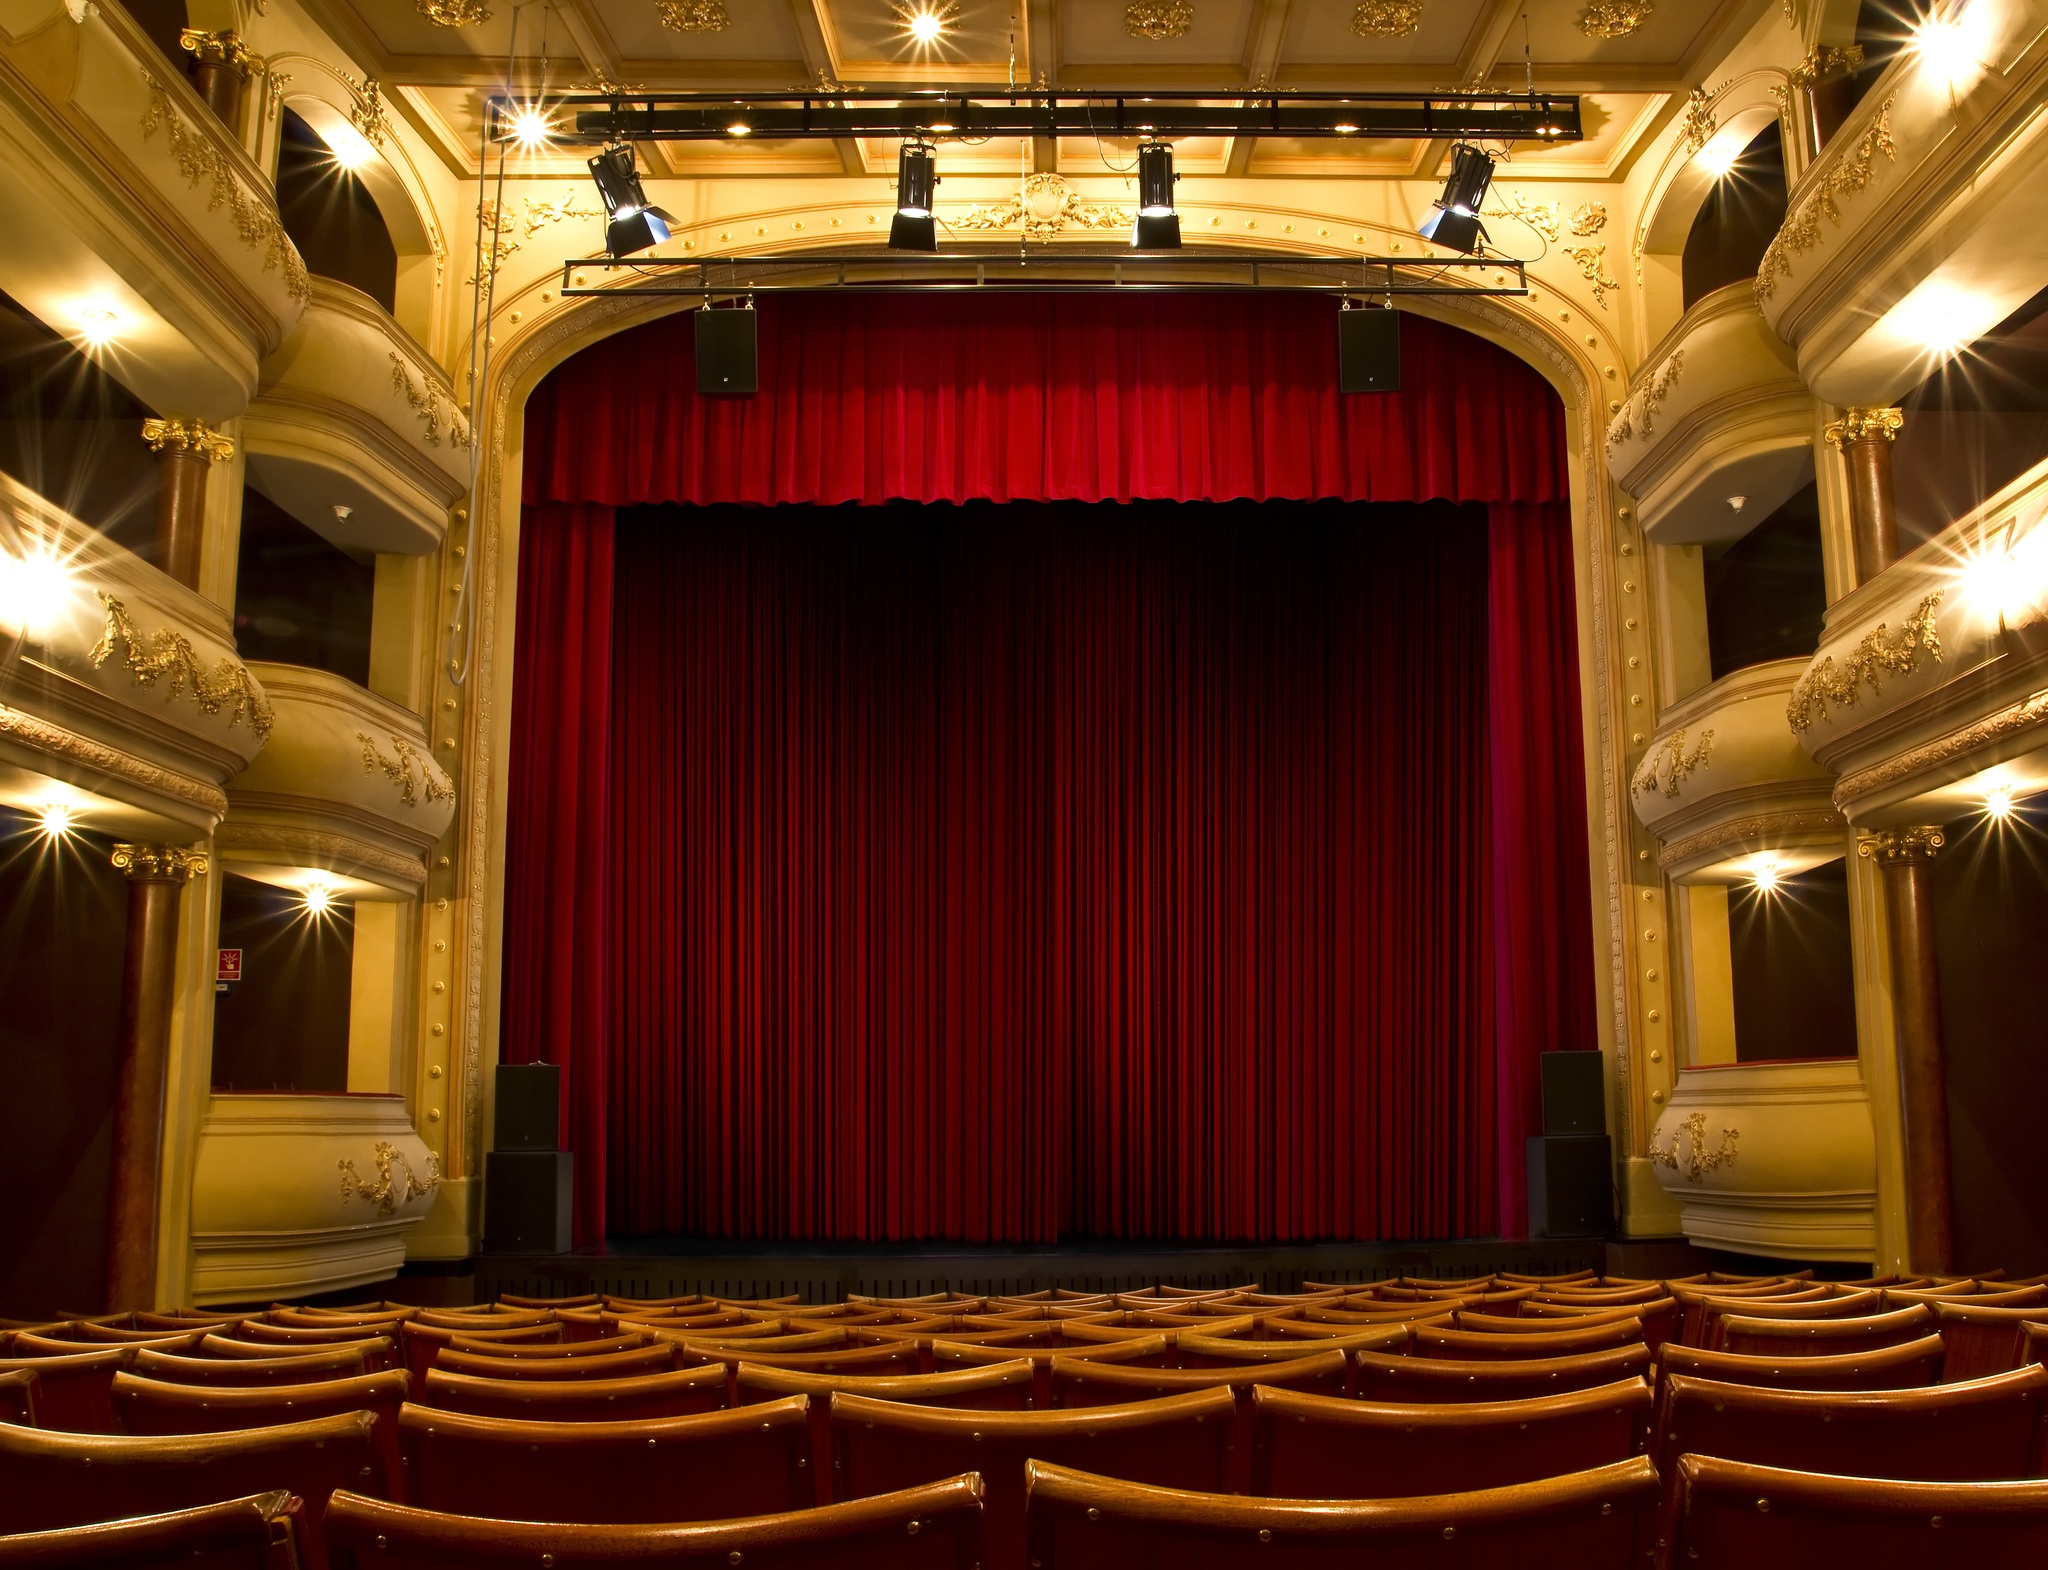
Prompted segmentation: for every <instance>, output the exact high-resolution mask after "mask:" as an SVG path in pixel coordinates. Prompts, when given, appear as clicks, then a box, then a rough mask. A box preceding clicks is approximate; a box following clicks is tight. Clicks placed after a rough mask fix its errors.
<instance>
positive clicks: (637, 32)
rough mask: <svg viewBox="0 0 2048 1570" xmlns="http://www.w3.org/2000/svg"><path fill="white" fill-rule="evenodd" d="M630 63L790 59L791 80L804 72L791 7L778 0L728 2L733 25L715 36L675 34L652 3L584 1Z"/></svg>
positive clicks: (648, 0) (640, 0)
mask: <svg viewBox="0 0 2048 1570" xmlns="http://www.w3.org/2000/svg"><path fill="white" fill-rule="evenodd" d="M584 4H585V6H586V7H587V8H588V9H589V10H590V11H591V12H592V13H594V14H595V15H596V17H597V19H598V21H599V22H600V23H601V24H602V25H603V27H604V29H605V31H606V32H607V33H609V34H610V35H611V37H612V39H613V41H614V42H615V43H616V44H617V45H618V49H619V53H620V54H621V55H622V56H623V57H625V58H627V59H630V60H706V61H710V60H788V61H792V62H794V66H793V70H794V73H795V74H794V75H793V76H792V77H791V80H792V81H795V80H799V79H801V78H802V77H804V76H805V75H806V74H807V73H806V72H805V70H804V67H803V58H804V49H803V39H802V38H801V37H800V36H799V35H798V33H797V30H796V22H795V20H794V18H792V17H791V15H790V13H789V7H788V6H786V5H782V4H779V3H776V0H730V3H728V4H727V6H726V15H727V16H729V17H730V18H731V19H732V22H731V25H730V26H729V27H727V28H725V29H724V30H723V31H721V32H716V33H679V32H677V31H675V30H674V29H673V28H671V27H667V26H665V25H663V23H662V20H661V13H660V11H659V10H657V9H656V8H655V4H654V0H584Z"/></svg>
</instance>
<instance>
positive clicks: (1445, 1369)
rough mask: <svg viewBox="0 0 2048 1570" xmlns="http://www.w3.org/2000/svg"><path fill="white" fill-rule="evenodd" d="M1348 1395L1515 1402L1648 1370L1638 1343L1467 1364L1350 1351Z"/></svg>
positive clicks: (1647, 1357) (1645, 1353) (1646, 1353)
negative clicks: (1561, 1354) (1558, 1354)
mask: <svg viewBox="0 0 2048 1570" xmlns="http://www.w3.org/2000/svg"><path fill="white" fill-rule="evenodd" d="M1351 1362H1352V1389H1351V1393H1352V1394H1353V1395H1355V1396H1356V1397H1357V1398H1358V1399H1359V1400H1361V1401H1397V1402H1399V1401H1519V1400H1523V1399H1525V1398H1527V1397H1529V1396H1549V1395H1559V1394H1562V1393H1563V1392H1564V1391H1567V1390H1587V1389H1591V1388H1593V1387H1595V1386H1598V1385H1611V1384H1613V1383H1615V1381H1617V1380H1622V1379H1636V1378H1640V1377H1642V1376H1643V1375H1645V1374H1647V1373H1648V1372H1649V1371H1650V1349H1649V1348H1648V1347H1646V1346H1644V1345H1642V1344H1641V1343H1640V1342H1638V1343H1636V1344H1635V1345H1633V1346H1623V1347H1614V1348H1611V1349H1609V1350H1607V1351H1603V1352H1581V1353H1579V1354H1577V1355H1576V1356H1573V1357H1538V1358H1508V1359H1503V1360H1500V1361H1486V1362H1468V1361H1462V1360H1456V1359H1450V1358H1433V1357H1395V1356H1390V1355H1388V1354H1386V1353H1384V1352H1354V1353H1353V1354H1352V1357H1351Z"/></svg>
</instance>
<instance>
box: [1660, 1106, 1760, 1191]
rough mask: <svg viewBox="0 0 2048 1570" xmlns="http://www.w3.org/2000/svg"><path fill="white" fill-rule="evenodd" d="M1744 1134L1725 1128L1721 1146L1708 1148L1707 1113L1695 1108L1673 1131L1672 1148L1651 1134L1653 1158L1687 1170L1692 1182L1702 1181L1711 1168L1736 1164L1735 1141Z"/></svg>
mask: <svg viewBox="0 0 2048 1570" xmlns="http://www.w3.org/2000/svg"><path fill="white" fill-rule="evenodd" d="M1740 1138H1742V1130H1740V1129H1735V1128H1724V1129H1722V1130H1721V1146H1720V1148H1719V1149H1718V1150H1713V1151H1709V1150H1708V1149H1707V1115H1706V1113H1704V1112H1695V1113H1692V1114H1691V1115H1690V1116H1688V1117H1687V1118H1686V1120H1685V1121H1684V1122H1683V1123H1681V1124H1679V1125H1678V1127H1676V1128H1674V1129H1673V1130H1672V1131H1671V1145H1670V1148H1669V1149H1666V1148H1664V1147H1662V1146H1660V1145H1659V1144H1658V1143H1657V1139H1656V1136H1655V1135H1652V1136H1651V1137H1650V1159H1651V1160H1652V1161H1654V1162H1656V1163H1657V1164H1658V1165H1659V1166H1665V1167H1669V1168H1671V1170H1672V1171H1674V1172H1683V1173H1684V1174H1685V1180H1686V1181H1687V1182H1688V1183H1698V1182H1700V1181H1701V1180H1703V1179H1704V1178H1705V1177H1706V1175H1707V1174H1708V1173H1709V1172H1716V1171H1719V1170H1720V1169H1721V1168H1722V1167H1725V1166H1732V1165H1733V1164H1734V1162H1735V1155H1736V1151H1735V1142H1736V1141H1737V1140H1739V1139H1740Z"/></svg>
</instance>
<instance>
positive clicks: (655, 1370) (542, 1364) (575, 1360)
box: [434, 1341, 676, 1379]
mask: <svg viewBox="0 0 2048 1570" xmlns="http://www.w3.org/2000/svg"><path fill="white" fill-rule="evenodd" d="M575 1345H577V1346H579V1347H586V1346H602V1345H603V1343H602V1342H598V1341H582V1342H577V1343H575ZM548 1350H550V1351H567V1350H568V1348H567V1347H566V1346H563V1347H551V1348H549V1349H548ZM675 1366H676V1351H675V1348H674V1347H671V1346H668V1345H665V1344H664V1345H660V1346H642V1347H633V1348H629V1349H628V1350H626V1351H624V1352H609V1353H606V1354H605V1355H604V1356H602V1357H495V1356H493V1355H491V1354H490V1353H488V1352H459V1351H457V1350H456V1349H455V1348H454V1347H445V1346H444V1347H442V1348H441V1349H440V1351H438V1352H436V1353H435V1354H434V1367H435V1368H437V1369H441V1370H443V1371H444V1372H447V1373H450V1374H476V1375H479V1376H480V1377H482V1378H485V1379H632V1378H635V1377H637V1376H638V1375H642V1374H665V1373H668V1372H669V1371H670V1370H671V1369H673V1368H674V1367H675Z"/></svg>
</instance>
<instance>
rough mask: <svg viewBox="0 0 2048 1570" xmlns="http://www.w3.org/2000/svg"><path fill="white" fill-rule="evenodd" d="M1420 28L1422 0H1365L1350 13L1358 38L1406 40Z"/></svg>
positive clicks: (1353, 29) (1352, 25)
mask: <svg viewBox="0 0 2048 1570" xmlns="http://www.w3.org/2000/svg"><path fill="white" fill-rule="evenodd" d="M1421 26H1422V0H1365V3H1364V4H1363V5H1361V6H1359V7H1358V9H1357V10H1355V11H1353V12H1352V13H1351V31H1352V32H1354V33H1356V34H1357V35H1358V36H1359V37H1360V38H1406V37H1408V36H1409V35H1410V34H1411V33H1413V32H1415V30H1416V29H1417V28H1419V27H1421Z"/></svg>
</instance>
